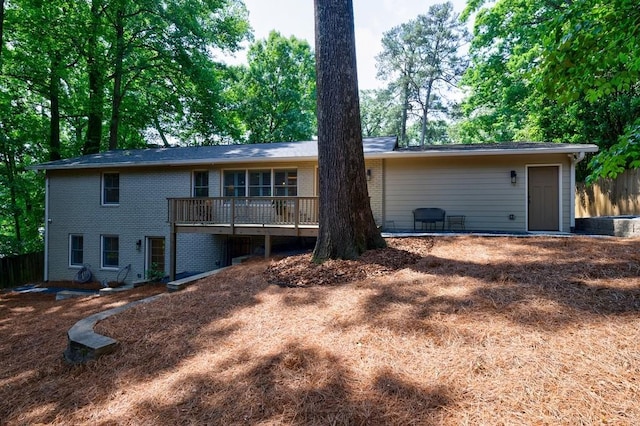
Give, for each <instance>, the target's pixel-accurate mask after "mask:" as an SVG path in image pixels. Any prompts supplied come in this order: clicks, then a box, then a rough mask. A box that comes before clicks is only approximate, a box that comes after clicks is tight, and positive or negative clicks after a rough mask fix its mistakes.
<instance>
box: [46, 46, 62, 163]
mask: <svg viewBox="0 0 640 426" xmlns="http://www.w3.org/2000/svg"><path fill="white" fill-rule="evenodd" d="M51 55H52V58H51V73H50V76H49V102H50V108H51V120H50V121H49V160H50V161H55V160H59V159H60V158H61V155H60V62H61V61H62V59H61V57H60V54H59V53H58V52H52V54H51Z"/></svg>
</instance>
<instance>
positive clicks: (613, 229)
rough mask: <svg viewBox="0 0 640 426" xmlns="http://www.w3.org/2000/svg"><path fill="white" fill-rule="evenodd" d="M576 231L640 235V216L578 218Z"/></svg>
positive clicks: (615, 235)
mask: <svg viewBox="0 0 640 426" xmlns="http://www.w3.org/2000/svg"><path fill="white" fill-rule="evenodd" d="M576 232H577V233H581V234H592V235H610V236H614V237H640V217H638V216H602V217H588V218H576Z"/></svg>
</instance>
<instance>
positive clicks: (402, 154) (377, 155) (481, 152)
mask: <svg viewBox="0 0 640 426" xmlns="http://www.w3.org/2000/svg"><path fill="white" fill-rule="evenodd" d="M580 148H582V149H581V150H580V151H577V152H576V145H573V146H567V147H558V148H549V147H542V148H521V149H499V148H487V149H477V150H470V149H458V150H446V151H444V150H443V151H439V150H432V151H386V152H372V153H366V152H365V153H364V158H365V160H386V159H393V158H438V157H481V156H501V155H531V154H568V155H569V156H576V155H577V156H578V157H580V160H582V158H584V154H585V152H597V151H598V147H597V146H596V145H592V144H584V145H580ZM580 160H578V161H580ZM300 161H318V156H317V155H305V156H299V157H229V158H199V159H188V160H160V161H145V162H136V161H126V162H117V161H116V162H110V163H93V164H91V163H76V164H74V163H68V164H64V165H56V166H46V165H43V166H33V167H30V168H31V169H33V170H74V169H107V168H130V167H167V166H169V167H189V166H202V165H203V164H210V165H217V164H237V163H254V164H265V163H282V162H300Z"/></svg>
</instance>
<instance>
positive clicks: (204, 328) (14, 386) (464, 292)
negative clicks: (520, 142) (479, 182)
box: [0, 236, 640, 425]
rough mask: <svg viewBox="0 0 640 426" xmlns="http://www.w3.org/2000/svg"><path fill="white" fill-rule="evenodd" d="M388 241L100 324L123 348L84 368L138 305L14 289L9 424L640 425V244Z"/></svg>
mask: <svg viewBox="0 0 640 426" xmlns="http://www.w3.org/2000/svg"><path fill="white" fill-rule="evenodd" d="M388 243H389V246H390V247H389V248H387V249H384V250H380V251H375V252H368V253H366V254H365V256H363V258H362V259H360V260H359V261H353V262H347V261H333V262H328V263H325V264H323V265H321V266H318V265H313V264H310V263H309V259H310V257H309V255H302V256H297V257H290V258H286V259H282V260H270V261H265V260H256V261H252V262H249V263H246V264H243V265H240V266H236V267H232V268H229V269H227V270H225V271H223V272H221V273H220V274H218V275H215V276H212V277H210V278H207V279H203V280H200V281H199V282H198V283H196V284H194V285H192V286H191V287H189V288H187V289H186V290H184V291H182V292H179V293H172V294H167V295H165V296H163V297H160V298H159V299H158V300H156V301H154V302H151V303H148V304H143V305H139V306H137V307H135V308H132V309H130V310H128V311H125V312H123V313H122V314H119V315H117V316H114V317H111V318H109V319H107V320H105V321H103V322H100V323H99V324H98V325H97V327H96V331H98V332H100V333H103V334H106V335H108V336H111V337H114V338H115V339H118V340H119V341H120V342H121V347H120V349H119V351H118V352H117V353H115V354H113V355H108V356H105V357H103V358H101V359H99V360H97V361H95V362H91V363H90V364H88V365H86V366H80V367H70V366H67V365H65V364H64V363H63V362H62V361H61V353H62V351H63V349H64V347H65V344H66V338H65V331H66V329H67V328H68V327H70V326H71V325H72V324H73V323H74V322H75V321H76V320H77V319H79V318H81V317H83V316H86V315H88V314H89V313H92V312H93V311H95V310H96V308H98V307H100V308H105V309H106V308H108V307H110V305H112V304H114V303H121V300H122V299H121V298H120V296H118V297H114V298H112V299H109V298H107V299H104V298H97V297H94V298H89V299H85V300H67V301H62V302H53V301H49V300H42V299H39V298H38V297H30V298H22V296H15V295H6V294H4V295H1V296H0V304H1V305H2V308H1V314H0V356H1V357H2V360H3V361H2V364H1V365H0V423H3V422H4V423H7V424H34V423H48V424H91V425H94V424H97V425H101V424H102V425H106V424H136V425H137V424H148V425H151V424H225V425H226V424H259V425H268V424H295V425H307V424H318V425H327V424H353V425H359V424H371V425H375V424H398V425H410V424H421V425H424V424H426V425H429V424H433V425H459V424H473V425H480V424H481V425H485V424H486V425H489V424H490V425H498V424H507V425H515V424H518V425H519V424H553V425H556V424H567V425H569V424H570V425H575V424H617V425H633V424H639V423H640V401H639V397H640V278H639V273H640V254H639V253H640V252H639V249H640V240H639V239H612V238H606V239H595V238H588V237H573V238H550V237H535V238H509V237H494V238H480V237H472V236H465V237H437V238H423V239H421V238H407V239H390V240H388ZM109 297H112V296H109ZM130 297H133V296H130ZM138 297H139V296H138ZM20 302H21V303H20ZM99 305H101V306H99Z"/></svg>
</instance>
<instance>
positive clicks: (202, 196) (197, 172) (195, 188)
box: [191, 170, 211, 198]
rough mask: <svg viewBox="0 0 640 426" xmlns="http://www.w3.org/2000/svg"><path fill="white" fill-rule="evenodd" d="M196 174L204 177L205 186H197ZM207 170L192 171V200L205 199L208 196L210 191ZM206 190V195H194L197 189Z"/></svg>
mask: <svg viewBox="0 0 640 426" xmlns="http://www.w3.org/2000/svg"><path fill="white" fill-rule="evenodd" d="M197 174H203V175H204V176H206V178H207V185H206V186H198V185H197V183H198V179H197V178H196V175H197ZM209 180H210V179H209V170H194V171H193V172H192V173H191V196H192V197H194V198H207V197H209V195H210V190H211V185H209ZM205 188H206V190H207V195H196V191H197V190H198V189H205Z"/></svg>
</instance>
